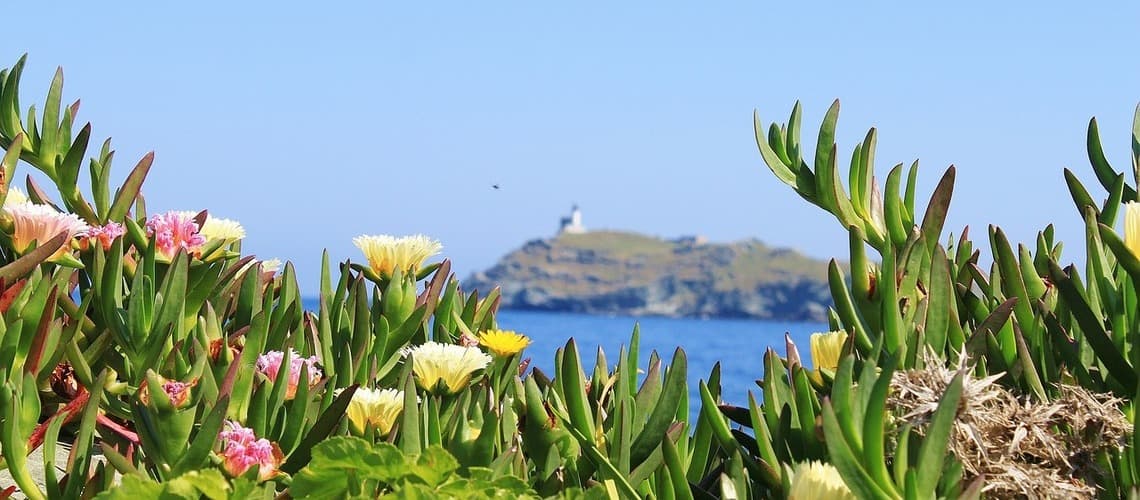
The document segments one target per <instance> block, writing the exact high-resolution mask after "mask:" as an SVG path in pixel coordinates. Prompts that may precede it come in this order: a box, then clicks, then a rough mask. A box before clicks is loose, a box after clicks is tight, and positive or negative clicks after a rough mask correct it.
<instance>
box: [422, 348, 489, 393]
mask: <svg viewBox="0 0 1140 500" xmlns="http://www.w3.org/2000/svg"><path fill="white" fill-rule="evenodd" d="M406 353H407V354H409V355H411V356H412V372H413V373H415V375H416V384H418V385H419V386H420V388H422V389H424V390H426V391H429V392H434V393H437V394H455V393H457V392H459V391H462V390H463V389H464V388H466V387H467V384H468V383H469V382H471V376H472V375H474V374H475V372H477V371H479V370H482V369H483V368H486V367H487V365H488V364H490V363H491V357H490V356H488V355H486V354H484V353H483V351H480V350H479V348H477V347H464V346H461V345H455V344H440V343H437V342H427V343H425V344H423V345H420V346H416V347H413V348H411V349H408V350H407V351H406Z"/></svg>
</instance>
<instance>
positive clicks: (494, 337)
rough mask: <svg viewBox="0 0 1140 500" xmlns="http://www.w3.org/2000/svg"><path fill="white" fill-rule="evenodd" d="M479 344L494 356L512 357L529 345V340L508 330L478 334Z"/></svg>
mask: <svg viewBox="0 0 1140 500" xmlns="http://www.w3.org/2000/svg"><path fill="white" fill-rule="evenodd" d="M479 344H481V345H482V346H483V347H486V348H487V349H488V350H490V351H491V352H493V353H495V354H496V355H499V356H503V357H507V356H514V355H515V354H518V353H519V352H522V350H523V349H526V346H528V345H530V338H529V337H527V336H526V335H521V334H518V333H515V332H513V331H510V330H484V331H482V332H479Z"/></svg>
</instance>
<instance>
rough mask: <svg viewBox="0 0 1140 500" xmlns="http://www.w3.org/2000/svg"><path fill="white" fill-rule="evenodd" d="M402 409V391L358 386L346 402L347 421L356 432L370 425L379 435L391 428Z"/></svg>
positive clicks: (360, 431) (384, 433)
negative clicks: (350, 398)
mask: <svg viewBox="0 0 1140 500" xmlns="http://www.w3.org/2000/svg"><path fill="white" fill-rule="evenodd" d="M402 411H404V391H397V390H396V389H383V390H380V389H369V388H367V387H360V388H358V389H356V392H354V393H352V400H350V401H349V402H348V411H347V415H348V422H349V423H350V424H352V429H353V431H354V432H356V433H358V434H363V433H364V430H365V428H366V427H368V426H371V427H372V428H373V429H376V432H378V433H380V435H381V436H383V435H386V434H388V432H390V431H391V430H392V425H393V424H395V423H396V418H398V417H399V416H400V412H402Z"/></svg>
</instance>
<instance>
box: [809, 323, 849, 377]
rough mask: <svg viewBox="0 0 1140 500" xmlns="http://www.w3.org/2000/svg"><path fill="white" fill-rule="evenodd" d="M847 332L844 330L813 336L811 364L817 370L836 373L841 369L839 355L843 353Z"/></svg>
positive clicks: (814, 334)
mask: <svg viewBox="0 0 1140 500" xmlns="http://www.w3.org/2000/svg"><path fill="white" fill-rule="evenodd" d="M846 341H847V332H845V331H843V330H839V331H835V332H827V333H813V334H811V363H812V366H814V367H815V369H816V370H819V369H821V368H826V369H828V370H831V371H835V369H836V368H838V367H839V355H840V354H842V353H843V343H844V342H846Z"/></svg>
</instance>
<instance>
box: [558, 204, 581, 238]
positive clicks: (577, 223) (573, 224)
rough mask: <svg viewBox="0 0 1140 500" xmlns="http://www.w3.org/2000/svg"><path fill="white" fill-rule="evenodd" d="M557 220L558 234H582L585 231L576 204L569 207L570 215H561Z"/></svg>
mask: <svg viewBox="0 0 1140 500" xmlns="http://www.w3.org/2000/svg"><path fill="white" fill-rule="evenodd" d="M559 222H560V224H559V226H558V234H582V233H584V232H586V228H585V226H583V225H582V211H581V210H578V205H577V204H574V206H573V207H571V208H570V216H569V217H563V218H562V219H560V221H559Z"/></svg>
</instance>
